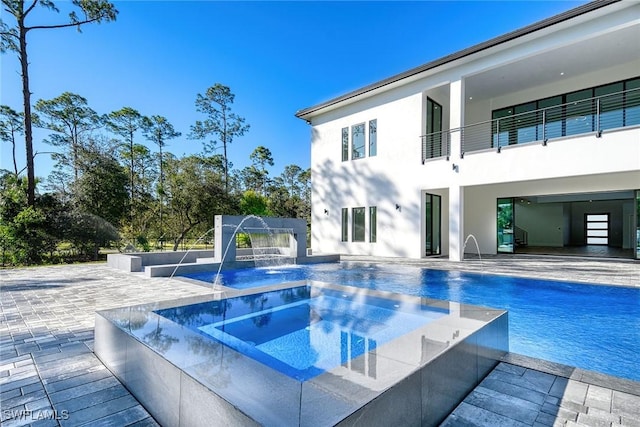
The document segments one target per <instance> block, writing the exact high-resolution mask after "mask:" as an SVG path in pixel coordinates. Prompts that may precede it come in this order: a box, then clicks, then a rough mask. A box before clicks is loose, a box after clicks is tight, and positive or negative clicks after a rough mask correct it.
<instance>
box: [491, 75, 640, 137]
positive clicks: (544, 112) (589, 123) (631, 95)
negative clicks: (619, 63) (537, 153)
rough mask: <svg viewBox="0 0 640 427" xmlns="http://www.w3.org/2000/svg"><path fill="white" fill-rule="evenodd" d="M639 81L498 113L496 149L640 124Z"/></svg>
mask: <svg viewBox="0 0 640 427" xmlns="http://www.w3.org/2000/svg"><path fill="white" fill-rule="evenodd" d="M639 82H640V79H639V78H637V77H636V78H634V79H630V80H625V81H620V82H615V83H608V84H606V85H601V86H596V87H591V88H587V89H581V90H577V91H574V92H570V93H565V94H562V95H556V96H552V97H549V98H544V99H539V100H536V101H530V102H527V103H524V104H519V105H514V106H511V107H507V108H502V109H499V110H494V111H493V112H492V116H491V118H492V122H491V124H492V134H493V140H492V143H493V145H492V146H493V147H504V146H506V145H514V144H524V143H528V142H533V141H541V140H548V139H551V138H558V137H562V136H571V135H580V134H585V133H589V132H593V131H602V130H607V129H615V128H621V127H625V126H632V125H636V124H640V90H638V87H639V86H640V83H639Z"/></svg>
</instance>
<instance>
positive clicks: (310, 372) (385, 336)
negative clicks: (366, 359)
mask: <svg viewBox="0 0 640 427" xmlns="http://www.w3.org/2000/svg"><path fill="white" fill-rule="evenodd" d="M344 289H345V290H344V291H340V292H338V291H335V290H330V289H322V290H320V289H319V288H316V287H314V288H311V287H310V286H301V287H296V288H290V289H286V290H279V291H269V292H263V293H258V294H252V295H247V296H242V297H234V298H228V299H226V300H222V301H211V302H206V303H199V304H193V305H188V306H181V307H173V308H169V309H164V310H158V311H156V313H157V314H159V315H160V316H163V317H165V318H168V319H170V320H172V321H173V322H175V323H178V324H181V325H184V326H186V327H188V328H190V329H192V330H194V331H196V332H199V333H202V334H205V335H207V336H209V337H212V338H214V339H215V340H217V341H220V342H222V343H224V344H226V345H227V346H229V347H231V348H233V349H234V350H236V351H238V352H240V353H242V354H244V355H247V356H249V357H251V358H253V359H255V360H257V361H259V362H262V363H264V364H266V365H267V366H270V367H272V368H274V369H276V370H278V371H280V372H282V373H284V374H286V375H288V376H290V377H292V378H294V379H296V380H299V381H306V380H308V379H311V378H313V377H315V376H317V375H320V374H322V373H324V372H326V371H329V370H331V369H333V368H335V367H338V366H340V365H343V364H346V363H349V362H350V361H351V360H353V359H355V358H357V357H359V356H361V355H363V354H365V353H369V352H371V351H372V350H375V349H376V348H377V346H379V345H382V344H385V343H387V342H390V341H391V340H393V339H395V338H397V337H399V336H402V335H404V334H406V333H408V332H410V331H413V330H416V329H418V328H419V327H421V326H424V325H426V324H428V323H429V322H431V321H433V320H436V319H438V318H441V317H443V316H445V315H446V314H447V313H448V311H447V310H444V309H439V308H436V307H428V306H424V305H418V304H412V303H407V302H402V301H399V300H393V299H385V298H378V297H372V296H367V297H366V298H365V297H362V296H361V295H358V294H354V293H351V292H348V291H347V290H346V289H348V288H344Z"/></svg>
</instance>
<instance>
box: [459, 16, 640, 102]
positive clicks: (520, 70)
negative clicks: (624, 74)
mask: <svg viewBox="0 0 640 427" xmlns="http://www.w3.org/2000/svg"><path fill="white" fill-rule="evenodd" d="M639 40H640V22H638V23H635V24H634V25H631V26H628V27H626V28H623V29H618V30H616V31H612V32H609V33H606V34H602V35H599V36H597V37H593V38H589V39H584V40H581V41H579V42H576V43H572V44H567V45H565V46H562V47H560V48H557V49H554V50H551V51H546V52H541V53H538V54H533V55H531V56H528V57H525V58H523V59H522V60H519V61H517V62H512V63H508V64H504V65H501V66H498V67H495V68H491V69H488V70H486V71H483V72H481V73H478V74H475V75H473V76H470V77H468V78H467V79H466V82H465V94H466V96H467V97H469V96H472V97H473V98H475V99H487V98H495V97H498V96H501V95H504V94H508V93H513V92H519V91H521V90H525V89H529V88H533V87H538V86H542V85H546V84H549V83H554V82H557V81H559V80H561V79H570V78H573V77H576V76H579V75H581V74H584V73H585V71H584V70H589V71H594V70H598V69H606V68H609V67H610V66H611V64H616V65H617V64H626V63H632V62H634V61H638V60H640V42H639ZM634 41H635V42H634ZM561 73H563V74H561Z"/></svg>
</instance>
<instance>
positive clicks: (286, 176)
mask: <svg viewBox="0 0 640 427" xmlns="http://www.w3.org/2000/svg"><path fill="white" fill-rule="evenodd" d="M301 173H302V168H300V166H298V165H287V166H285V167H284V170H283V171H282V174H281V175H280V177H281V178H282V182H283V183H284V186H285V188H286V189H287V190H288V191H289V197H294V196H299V195H300V174H301Z"/></svg>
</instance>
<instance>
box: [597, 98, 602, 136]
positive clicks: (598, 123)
mask: <svg viewBox="0 0 640 427" xmlns="http://www.w3.org/2000/svg"><path fill="white" fill-rule="evenodd" d="M601 136H602V130H601V128H600V98H597V99H596V137H598V138H600V137H601Z"/></svg>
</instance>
